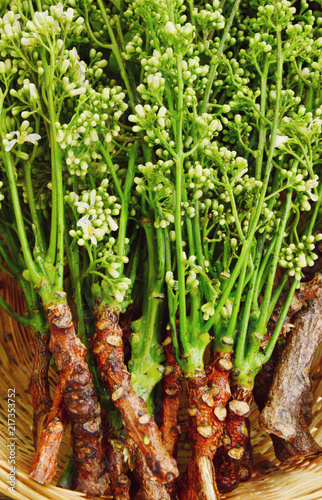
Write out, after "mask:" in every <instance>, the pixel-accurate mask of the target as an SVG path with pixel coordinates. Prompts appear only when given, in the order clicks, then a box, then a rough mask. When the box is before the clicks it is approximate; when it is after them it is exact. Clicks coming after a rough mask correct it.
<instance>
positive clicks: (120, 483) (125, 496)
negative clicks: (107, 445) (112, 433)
mask: <svg viewBox="0 0 322 500" xmlns="http://www.w3.org/2000/svg"><path fill="white" fill-rule="evenodd" d="M108 472H109V476H110V486H111V491H112V494H113V499H114V500H130V480H129V478H128V477H127V475H126V474H125V473H124V469H123V457H122V454H121V452H120V451H118V450H113V449H111V450H110V451H109V453H108Z"/></svg>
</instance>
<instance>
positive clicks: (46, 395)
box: [28, 334, 52, 449]
mask: <svg viewBox="0 0 322 500" xmlns="http://www.w3.org/2000/svg"><path fill="white" fill-rule="evenodd" d="M34 349H35V354H34V359H33V367H32V374H31V378H30V383H29V387H28V389H29V392H30V395H31V400H32V407H33V428H32V435H33V440H34V446H35V449H36V448H37V445H38V442H39V439H40V436H41V433H42V430H43V428H44V423H45V420H46V417H47V415H48V413H49V412H50V408H51V406H52V399H51V396H50V391H49V382H48V368H49V363H50V359H51V353H50V351H49V335H41V334H37V335H36V336H35V339H34Z"/></svg>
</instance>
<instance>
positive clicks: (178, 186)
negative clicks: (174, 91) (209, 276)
mask: <svg viewBox="0 0 322 500" xmlns="http://www.w3.org/2000/svg"><path fill="white" fill-rule="evenodd" d="M177 71H178V101H177V118H176V143H177V154H176V156H177V157H176V159H175V162H176V183H175V222H174V225H175V233H176V255H177V272H178V287H179V321H180V338H181V344H182V347H183V349H184V351H187V352H188V351H189V349H190V347H189V345H188V341H187V313H186V287H185V273H184V263H183V245H182V226H181V198H182V190H183V187H182V180H183V179H182V178H183V144H182V126H183V113H184V110H183V79H182V55H181V54H180V53H179V54H178V55H177Z"/></svg>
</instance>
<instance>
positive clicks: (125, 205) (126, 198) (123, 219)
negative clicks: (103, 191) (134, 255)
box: [117, 142, 139, 273]
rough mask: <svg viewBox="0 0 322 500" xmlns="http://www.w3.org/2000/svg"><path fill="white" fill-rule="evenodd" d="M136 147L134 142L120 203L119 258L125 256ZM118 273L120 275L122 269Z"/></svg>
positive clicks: (136, 144)
mask: <svg viewBox="0 0 322 500" xmlns="http://www.w3.org/2000/svg"><path fill="white" fill-rule="evenodd" d="M138 147H139V145H138V142H136V143H135V145H134V147H133V148H132V149H131V152H130V158H129V163H128V169H127V173H126V179H125V183H124V193H123V201H122V208H121V214H120V222H119V232H118V240H117V255H118V256H119V257H124V254H125V238H126V229H127V224H128V215H129V202H130V196H131V191H132V187H133V182H134V176H135V166H136V165H135V162H136V158H137V153H138ZM123 266H124V264H123V263H122V267H123ZM120 272H121V273H122V269H121V271H120Z"/></svg>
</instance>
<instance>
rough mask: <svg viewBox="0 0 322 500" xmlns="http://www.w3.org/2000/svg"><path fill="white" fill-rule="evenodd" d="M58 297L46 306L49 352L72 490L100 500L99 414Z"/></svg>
mask: <svg viewBox="0 0 322 500" xmlns="http://www.w3.org/2000/svg"><path fill="white" fill-rule="evenodd" d="M58 297H59V298H60V302H59V303H56V304H51V305H49V306H47V315H48V322H49V326H50V332H51V337H50V345H49V349H50V350H51V352H52V354H53V357H54V359H55V363H56V367H57V370H58V372H59V375H60V383H61V388H62V392H63V397H64V403H65V406H66V410H67V414H68V417H69V420H70V422H71V425H72V447H73V459H74V466H75V475H74V478H73V487H74V489H76V490H77V491H81V492H84V493H86V495H87V496H92V495H97V496H100V495H102V494H103V493H104V492H105V491H107V489H108V476H107V471H106V460H105V453H104V447H103V443H102V439H103V432H102V422H101V410H100V406H99V403H98V401H97V397H96V394H95V388H94V385H93V381H92V375H91V373H90V371H89V369H88V366H87V363H86V359H85V358H86V352H87V350H86V348H85V346H84V345H83V344H82V342H81V341H80V340H79V339H78V338H77V337H76V334H75V329H74V324H73V320H72V315H71V311H70V309H69V306H68V304H67V302H66V299H65V294H63V293H59V295H58Z"/></svg>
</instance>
